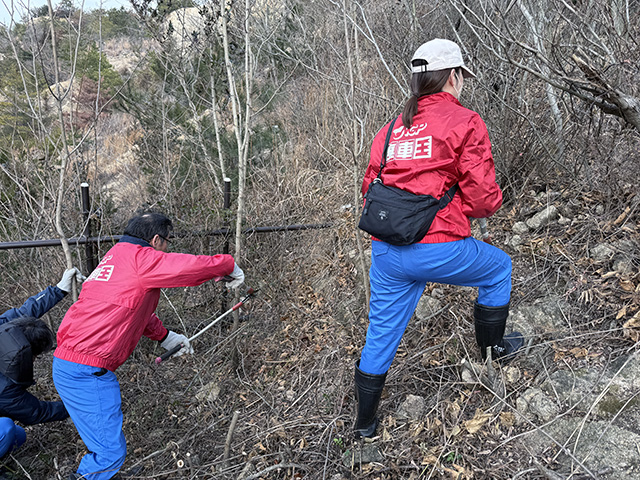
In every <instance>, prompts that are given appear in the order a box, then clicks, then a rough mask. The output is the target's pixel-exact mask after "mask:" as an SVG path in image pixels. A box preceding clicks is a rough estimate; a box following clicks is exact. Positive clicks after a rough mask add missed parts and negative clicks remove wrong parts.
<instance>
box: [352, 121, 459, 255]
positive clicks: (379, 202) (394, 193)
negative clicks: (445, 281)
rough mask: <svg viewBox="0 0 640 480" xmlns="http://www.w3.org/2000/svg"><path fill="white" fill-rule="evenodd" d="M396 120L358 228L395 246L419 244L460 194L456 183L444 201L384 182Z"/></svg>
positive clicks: (385, 145)
mask: <svg viewBox="0 0 640 480" xmlns="http://www.w3.org/2000/svg"><path fill="white" fill-rule="evenodd" d="M394 124H395V119H394V120H393V121H392V122H391V125H390V126H389V130H387V138H386V140H385V142H384V150H383V152H382V160H381V161H380V171H379V172H378V176H377V177H376V178H374V179H373V182H371V184H369V188H368V189H367V193H366V194H365V196H364V200H365V204H364V209H363V210H362V215H361V216H360V222H359V223H358V228H360V229H362V230H364V231H365V232H368V233H370V234H371V235H372V236H374V237H376V238H378V239H380V240H382V241H384V242H387V243H390V244H392V245H399V246H403V245H411V244H413V243H416V242H419V241H420V240H422V238H423V237H424V236H425V235H426V234H427V232H428V231H429V227H430V226H431V223H433V219H434V218H435V217H436V214H437V213H438V211H439V210H442V209H443V208H444V207H446V206H447V205H448V204H449V202H450V201H451V199H452V198H453V196H454V195H455V193H456V191H457V190H458V184H457V183H456V184H455V185H454V186H453V187H451V188H450V189H449V190H448V191H447V193H445V194H444V195H443V196H442V198H441V199H440V200H438V199H437V198H434V197H432V196H431V195H415V194H413V193H411V192H407V191H405V190H402V189H400V188H396V187H390V186H387V185H385V184H384V183H382V169H383V168H384V167H385V165H386V163H387V149H388V148H389V139H390V138H391V132H392V131H393V125H394Z"/></svg>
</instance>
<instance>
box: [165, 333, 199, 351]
mask: <svg viewBox="0 0 640 480" xmlns="http://www.w3.org/2000/svg"><path fill="white" fill-rule="evenodd" d="M180 344H182V348H181V349H180V350H178V352H177V353H176V354H175V356H176V357H179V356H180V355H184V354H185V353H193V347H192V346H191V345H190V344H189V339H188V338H187V337H185V336H184V335H181V334H179V333H176V332H172V331H171V330H169V333H168V334H167V338H165V339H164V340H163V341H162V343H161V344H160V346H161V347H162V348H164V349H166V350H171V349H172V348H173V347H175V346H176V345H180Z"/></svg>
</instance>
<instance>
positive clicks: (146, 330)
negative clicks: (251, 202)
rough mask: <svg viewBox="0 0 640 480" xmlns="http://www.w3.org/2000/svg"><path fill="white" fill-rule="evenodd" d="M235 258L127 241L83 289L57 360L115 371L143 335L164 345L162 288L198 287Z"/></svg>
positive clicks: (63, 329) (65, 323) (61, 333)
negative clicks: (158, 312) (164, 249)
mask: <svg viewBox="0 0 640 480" xmlns="http://www.w3.org/2000/svg"><path fill="white" fill-rule="evenodd" d="M233 266H234V260H233V257H231V256H230V255H214V256H208V255H187V254H183V253H164V252H161V251H158V250H154V249H153V248H152V247H151V246H150V245H149V244H148V243H147V242H145V241H143V240H140V239H137V238H134V237H129V236H124V237H122V239H121V240H120V242H118V243H117V244H116V245H115V246H113V247H112V248H111V249H110V250H109V251H108V252H107V254H106V255H105V256H104V258H103V259H102V261H101V262H100V264H99V265H98V266H97V267H96V269H95V270H94V271H93V272H92V273H91V275H90V276H89V278H88V279H87V280H86V281H85V282H84V284H83V285H82V292H81V293H80V297H79V298H78V301H77V302H75V303H74V304H73V305H72V306H71V308H70V309H69V310H68V311H67V313H66V315H65V316H64V319H63V320H62V323H61V324H60V328H59V329H58V338H57V340H58V347H57V348H56V351H55V352H54V356H56V357H58V358H61V359H62V360H67V361H70V362H75V363H81V364H83V365H91V366H93V367H98V368H106V369H107V370H111V371H115V370H116V369H117V368H118V367H119V366H120V365H122V364H123V363H124V362H125V360H126V359H127V358H128V357H129V355H131V352H133V349H134V348H135V347H136V345H137V344H138V341H139V340H140V338H141V337H142V335H144V336H146V337H149V338H150V339H151V340H162V339H163V338H164V337H165V336H166V335H167V329H166V328H165V327H164V326H163V325H162V322H161V321H160V319H159V318H158V317H157V316H156V314H155V313H154V311H155V309H156V307H157V306H158V300H159V298H160V289H161V288H171V287H192V286H196V285H200V284H202V283H204V282H206V281H207V280H211V279H212V278H214V277H223V276H225V275H228V274H230V273H231V272H232V271H233Z"/></svg>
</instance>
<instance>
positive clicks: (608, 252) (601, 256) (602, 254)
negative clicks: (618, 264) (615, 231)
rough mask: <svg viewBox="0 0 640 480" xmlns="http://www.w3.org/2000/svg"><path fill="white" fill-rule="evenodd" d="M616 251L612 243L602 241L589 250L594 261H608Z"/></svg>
mask: <svg viewBox="0 0 640 480" xmlns="http://www.w3.org/2000/svg"><path fill="white" fill-rule="evenodd" d="M615 253H616V251H615V250H614V248H613V247H612V246H611V245H607V244H605V243H601V244H599V245H596V246H595V247H593V248H592V249H591V250H589V256H590V257H591V258H592V259H593V261H594V262H606V261H609V260H611V257H613V255H614V254H615Z"/></svg>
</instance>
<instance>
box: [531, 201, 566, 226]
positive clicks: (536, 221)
mask: <svg viewBox="0 0 640 480" xmlns="http://www.w3.org/2000/svg"><path fill="white" fill-rule="evenodd" d="M558 215H559V214H558V209H557V208H556V207H555V206H554V205H549V206H548V207H547V208H545V209H544V210H542V211H541V212H538V213H536V214H535V215H534V216H533V217H531V218H530V219H529V220H527V226H528V227H529V228H532V229H534V230H535V229H538V228H541V227H545V226H547V225H549V224H550V223H551V222H552V221H554V220H555V219H556V218H558Z"/></svg>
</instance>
